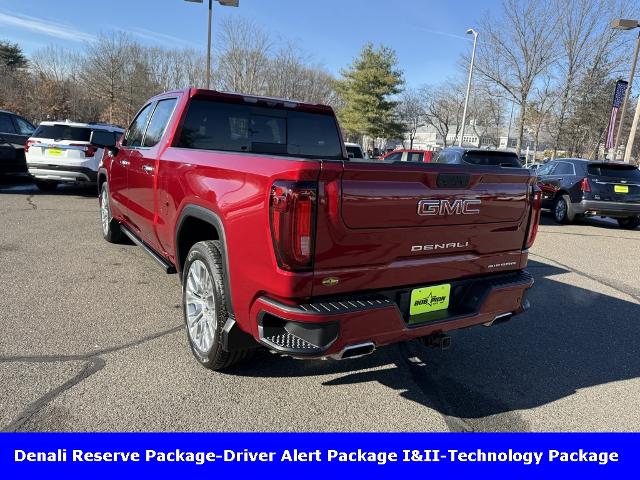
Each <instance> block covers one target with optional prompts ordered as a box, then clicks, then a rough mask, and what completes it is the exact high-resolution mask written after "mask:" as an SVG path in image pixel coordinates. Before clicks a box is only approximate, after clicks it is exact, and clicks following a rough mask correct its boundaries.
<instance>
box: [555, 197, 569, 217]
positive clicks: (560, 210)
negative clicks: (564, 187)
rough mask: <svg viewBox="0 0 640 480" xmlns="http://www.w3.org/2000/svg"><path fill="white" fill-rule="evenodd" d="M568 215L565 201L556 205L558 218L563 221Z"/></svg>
mask: <svg viewBox="0 0 640 480" xmlns="http://www.w3.org/2000/svg"><path fill="white" fill-rule="evenodd" d="M566 213H567V204H566V203H565V202H564V200H559V201H558V203H557V204H556V218H557V219H558V220H562V219H563V218H564V216H565V214H566Z"/></svg>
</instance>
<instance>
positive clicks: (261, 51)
mask: <svg viewBox="0 0 640 480" xmlns="http://www.w3.org/2000/svg"><path fill="white" fill-rule="evenodd" d="M219 44H221V45H222V49H221V50H220V52H219V54H218V68H217V71H216V72H215V74H216V76H217V79H216V80H217V84H218V85H219V86H220V88H222V89H223V90H227V91H231V92H243V93H252V94H260V93H262V92H263V91H264V90H265V87H266V73H267V70H268V67H269V54H270V52H271V49H272V40H271V38H270V37H269V35H267V34H266V33H265V32H264V31H262V30H261V29H260V28H259V27H258V26H257V25H256V24H255V23H253V22H251V21H249V20H244V19H233V20H226V21H225V22H224V23H223V24H222V27H221V31H220V34H219Z"/></svg>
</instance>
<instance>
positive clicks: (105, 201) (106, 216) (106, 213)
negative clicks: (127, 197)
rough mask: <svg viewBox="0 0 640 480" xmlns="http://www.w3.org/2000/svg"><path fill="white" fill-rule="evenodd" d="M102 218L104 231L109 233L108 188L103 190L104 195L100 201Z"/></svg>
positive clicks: (106, 233)
mask: <svg viewBox="0 0 640 480" xmlns="http://www.w3.org/2000/svg"><path fill="white" fill-rule="evenodd" d="M100 218H101V219H102V233H104V234H105V235H108V234H109V222H110V219H109V195H107V189H106V188H105V189H104V190H102V196H101V201H100Z"/></svg>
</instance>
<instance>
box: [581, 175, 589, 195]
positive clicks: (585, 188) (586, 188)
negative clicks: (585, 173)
mask: <svg viewBox="0 0 640 480" xmlns="http://www.w3.org/2000/svg"><path fill="white" fill-rule="evenodd" d="M580 190H582V191H583V192H590V191H591V184H590V183H589V179H588V178H587V177H584V178H583V179H582V181H581V182H580Z"/></svg>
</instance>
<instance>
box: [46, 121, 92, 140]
mask: <svg viewBox="0 0 640 480" xmlns="http://www.w3.org/2000/svg"><path fill="white" fill-rule="evenodd" d="M33 136H34V137H36V138H50V139H52V140H75V141H77V142H88V141H89V138H90V137H91V129H90V128H84V127H73V126H70V125H61V124H59V125H40V126H39V127H38V128H37V129H36V131H35V132H34V133H33Z"/></svg>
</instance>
